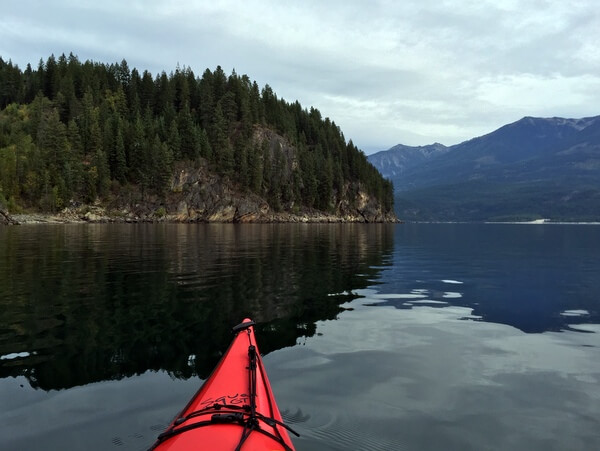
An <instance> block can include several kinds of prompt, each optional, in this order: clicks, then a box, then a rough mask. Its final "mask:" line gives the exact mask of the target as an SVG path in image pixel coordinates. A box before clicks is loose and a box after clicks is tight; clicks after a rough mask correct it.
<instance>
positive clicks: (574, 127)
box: [371, 116, 600, 221]
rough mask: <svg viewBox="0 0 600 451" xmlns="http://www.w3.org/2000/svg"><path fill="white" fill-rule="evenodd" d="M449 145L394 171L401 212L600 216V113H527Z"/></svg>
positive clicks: (419, 215)
mask: <svg viewBox="0 0 600 451" xmlns="http://www.w3.org/2000/svg"><path fill="white" fill-rule="evenodd" d="M395 148H396V149H402V148H401V147H400V148H398V147H396V146H395ZM392 149H394V148H392ZM447 149H448V150H447V151H446V152H444V153H442V154H438V155H436V156H435V157H434V158H431V159H430V160H428V161H426V162H416V164H414V165H412V166H411V167H410V170H409V171H406V172H404V173H403V174H397V175H393V176H391V177H390V179H391V180H392V182H393V183H394V187H395V199H396V205H397V208H396V213H397V214H398V215H399V216H400V217H401V218H403V219H414V220H425V219H427V220H476V221H482V220H495V219H498V218H499V217H500V218H508V219H510V218H511V216H512V217H515V218H525V219H528V218H532V219H537V218H539V217H550V218H555V219H557V220H579V219H581V218H585V219H586V220H589V219H593V220H597V219H600V201H599V200H598V198H599V197H600V116H591V117H585V118H579V119H571V118H561V117H553V118H536V117H531V116H526V117H523V118H521V119H519V120H518V121H515V122H513V123H510V124H506V125H504V126H502V127H500V128H498V129H496V130H494V131H492V132H490V133H488V134H485V135H482V136H479V137H475V138H472V139H470V140H467V141H464V142H462V143H460V144H456V145H454V146H451V147H449V148H447ZM390 151H391V149H390ZM390 151H388V152H390ZM401 151H402V150H400V152H401ZM396 152H398V150H397V151H396ZM406 155H408V154H406ZM382 157H387V158H388V160H390V161H391V160H392V157H391V156H390V155H386V154H385V152H384V153H383V155H382V154H381V153H379V159H382ZM371 162H372V163H373V164H374V165H375V166H376V167H378V163H379V160H377V159H373V160H371ZM410 164H411V162H409V165H410ZM378 169H380V168H379V167H378ZM381 169H385V170H386V171H387V173H390V172H391V171H390V169H389V168H381ZM384 175H385V174H384ZM589 210H591V211H589ZM425 212H426V213H425Z"/></svg>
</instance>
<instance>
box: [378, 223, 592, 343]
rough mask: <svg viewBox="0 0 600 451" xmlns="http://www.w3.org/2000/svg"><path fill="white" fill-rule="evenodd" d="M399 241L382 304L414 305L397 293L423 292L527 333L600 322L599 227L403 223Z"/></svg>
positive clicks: (384, 282) (430, 299) (431, 299)
mask: <svg viewBox="0 0 600 451" xmlns="http://www.w3.org/2000/svg"><path fill="white" fill-rule="evenodd" d="M394 242H395V251H394V264H393V266H392V267H391V268H389V269H388V270H386V271H384V272H383V274H382V278H381V281H380V282H381V284H382V287H383V290H384V291H385V293H388V294H385V293H381V294H380V297H382V298H383V299H386V301H385V302H380V303H378V305H382V306H383V305H392V306H394V307H396V308H400V309H406V308H411V307H412V306H414V305H418V304H419V303H418V302H406V301H407V300H406V299H402V298H398V297H397V295H398V294H401V295H402V296H406V295H407V294H410V295H418V296H420V300H421V302H420V303H421V304H423V303H429V304H430V305H434V304H439V306H442V307H443V306H444V305H447V304H451V305H456V306H463V307H469V308H472V309H473V312H474V314H475V315H478V316H480V317H482V318H483V320H484V321H488V322H494V323H503V324H508V325H511V326H514V327H517V328H519V329H521V330H522V331H524V332H528V333H540V332H545V331H560V330H569V329H572V326H573V324H579V323H590V322H592V323H594V322H595V323H598V322H600V308H598V307H599V304H598V299H600V278H598V274H600V259H599V258H598V249H600V227H599V226H595V225H557V224H547V225H539V226H536V225H517V224H513V225H506V224H406V225H404V226H402V227H398V228H396V235H395V239H394ZM403 293H405V294H403ZM434 301H435V302H434ZM573 312H576V314H574V313H573Z"/></svg>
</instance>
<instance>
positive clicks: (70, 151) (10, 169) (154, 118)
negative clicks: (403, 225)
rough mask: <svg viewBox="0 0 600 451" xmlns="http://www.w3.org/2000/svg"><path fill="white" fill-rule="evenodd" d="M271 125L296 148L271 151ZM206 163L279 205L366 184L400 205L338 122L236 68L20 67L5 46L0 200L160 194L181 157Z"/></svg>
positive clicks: (0, 64) (13, 206) (317, 203)
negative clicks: (268, 136)
mask: <svg viewBox="0 0 600 451" xmlns="http://www.w3.org/2000/svg"><path fill="white" fill-rule="evenodd" d="M265 133H272V134H277V135H279V136H281V137H282V138H283V139H284V140H286V142H288V143H289V145H290V148H292V149H294V152H293V154H292V155H289V153H287V154H286V153H285V152H282V151H281V152H277V151H273V149H272V148H271V147H270V146H269V143H268V142H267V140H265V139H260V136H264V135H265ZM200 166H204V167H207V168H209V169H210V171H211V173H214V174H217V175H219V176H221V177H223V178H224V179H225V180H228V182H229V183H230V184H232V186H234V187H235V189H236V190H240V191H241V192H247V193H255V194H257V195H259V196H261V197H262V198H264V199H265V200H266V201H267V202H268V203H269V205H270V206H271V208H272V209H274V210H275V211H277V210H279V211H281V210H286V209H290V208H291V206H295V208H298V206H301V207H302V208H308V209H315V210H319V211H329V212H333V211H335V206H336V204H337V203H339V202H340V201H341V200H346V201H348V202H350V204H352V203H353V202H355V200H356V198H357V196H358V194H359V192H360V191H363V192H366V193H368V194H369V195H370V196H373V197H375V198H376V199H377V201H378V202H379V203H380V205H382V206H383V210H384V211H387V212H391V211H392V208H393V186H392V184H391V182H389V181H387V180H385V179H384V178H383V177H382V176H381V175H380V174H379V172H378V171H377V170H376V169H375V168H374V167H373V166H372V165H371V164H370V163H369V162H368V161H367V158H366V156H365V155H364V153H363V152H362V151H360V150H359V149H358V148H357V147H356V146H355V145H354V144H353V143H352V141H349V142H346V140H345V138H344V135H343V134H342V132H341V130H340V129H339V127H338V126H337V125H336V124H335V122H333V121H331V120H330V119H329V118H323V117H322V116H321V113H320V112H319V111H318V110H317V109H315V108H310V109H306V108H303V107H302V106H301V105H300V104H299V103H298V102H297V101H296V102H293V103H289V102H287V101H285V100H284V99H280V98H278V97H277V95H276V93H275V92H273V90H272V88H271V87H270V86H269V85H265V86H264V87H262V88H261V87H259V86H258V84H257V83H256V81H251V80H250V78H249V77H248V76H246V75H241V76H240V75H238V74H237V73H236V72H235V70H234V71H233V73H231V74H230V75H226V74H225V73H224V71H223V70H222V68H221V67H220V66H219V67H217V68H216V69H215V70H214V71H211V70H209V69H206V70H205V71H204V73H203V74H202V76H201V77H200V76H196V75H195V74H194V72H193V71H192V70H191V69H190V68H189V67H183V68H180V67H177V68H176V69H175V70H174V72H171V73H170V74H167V73H166V72H164V71H163V72H162V73H160V74H157V75H156V76H153V75H152V74H151V73H150V72H148V71H147V70H145V71H143V73H140V72H139V71H138V70H137V69H135V68H134V69H130V68H129V66H128V64H127V62H126V61H125V60H123V61H121V63H117V64H104V63H98V62H93V61H89V60H88V61H85V62H81V61H80V60H79V59H78V57H77V56H75V55H73V54H72V53H71V54H70V55H69V56H65V55H64V54H62V55H60V56H59V57H58V58H56V57H55V56H54V55H51V56H50V57H48V59H47V60H46V61H43V60H40V61H39V64H38V65H37V68H35V69H34V68H32V66H31V64H28V65H27V67H26V68H25V70H22V69H21V68H19V67H18V66H17V65H15V64H13V63H12V62H11V61H10V60H9V61H4V60H3V59H2V58H1V57H0V202H3V203H4V204H5V205H6V206H7V207H8V209H9V210H10V211H12V212H19V211H21V210H23V209H25V210H28V209H33V210H39V211H47V212H53V211H59V210H60V209H62V208H64V207H66V206H68V205H70V204H71V203H84V204H85V203H92V202H95V201H96V200H98V199H100V200H105V199H109V198H114V197H118V196H120V195H122V193H123V192H128V193H130V194H129V195H130V196H131V193H132V192H133V193H136V194H135V195H136V196H139V199H140V201H143V200H144V197H145V196H148V195H151V196H154V197H156V198H161V197H164V196H165V194H166V193H167V192H168V190H169V187H170V184H171V180H172V177H173V173H174V171H175V170H176V168H179V167H191V168H194V167H196V168H197V167H200Z"/></svg>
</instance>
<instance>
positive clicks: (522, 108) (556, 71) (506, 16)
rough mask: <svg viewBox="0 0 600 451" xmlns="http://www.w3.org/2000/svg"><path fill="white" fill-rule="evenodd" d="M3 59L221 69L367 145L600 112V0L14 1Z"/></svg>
mask: <svg viewBox="0 0 600 451" xmlns="http://www.w3.org/2000/svg"><path fill="white" fill-rule="evenodd" d="M1 10H2V12H1V14H0V56H1V57H2V58H3V59H5V60H8V59H11V60H12V61H13V63H17V64H18V65H19V66H20V67H21V68H22V69H24V68H25V66H26V64H27V63H31V64H32V66H33V67H34V68H35V67H37V63H38V61H39V59H40V58H43V59H44V60H46V59H47V57H48V56H49V55H50V54H51V53H54V54H55V56H59V55H60V54H62V53H65V54H67V55H68V54H69V52H73V53H74V54H76V55H77V56H78V57H79V59H80V60H81V61H85V60H87V59H92V60H94V61H98V62H106V63H112V62H120V61H121V60H122V59H123V58H124V59H126V60H127V62H128V63H129V67H130V68H133V67H137V68H138V70H140V71H143V70H145V69H148V70H149V71H151V72H152V73H153V74H156V73H157V72H161V71H163V70H165V71H167V73H169V72H171V71H173V70H174V69H175V67H176V65H177V64H178V63H179V65H180V66H189V67H191V69H192V70H193V71H194V73H196V75H202V72H203V71H204V69H206V68H207V67H208V68H210V69H211V70H213V69H214V68H215V67H216V66H217V65H221V67H222V68H223V69H224V70H225V72H226V73H228V74H229V73H231V71H232V70H233V69H234V68H235V70H236V72H237V73H238V74H248V76H249V77H250V79H252V80H256V81H257V82H258V83H259V85H261V86H263V85H264V84H266V83H268V84H269V85H271V87H272V88H273V90H274V91H275V92H276V93H277V95H278V96H279V97H283V98H284V99H286V100H287V101H290V102H293V101H295V100H299V101H300V103H301V104H302V105H303V106H304V107H310V106H314V107H315V108H318V109H319V110H320V111H321V113H322V114H323V115H324V116H328V117H330V118H331V119H332V120H334V121H335V122H336V124H338V125H339V126H340V127H341V129H342V131H343V132H344V136H345V137H346V139H347V140H349V139H352V140H353V141H354V143H355V144H356V145H358V147H360V148H361V149H363V150H364V151H365V152H366V153H372V152H374V151H377V150H384V149H388V148H390V147H391V146H393V145H395V144H399V143H402V144H408V145H425V144H430V143H433V142H441V143H442V144H446V145H451V144H456V143H458V142H462V141H464V140H467V139H470V138H473V137H475V136H479V135H482V134H485V133H488V132H491V131H493V130H495V129H496V128H498V127H500V126H502V125H504V124H506V123H509V122H513V121H515V120H518V119H520V118H521V117H523V116H543V117H551V116H562V117H585V116H595V115H598V114H600V44H599V43H600V4H599V3H598V1H597V0H560V1H545V0H528V1H519V0H491V1H488V0H454V1H443V0H416V1H412V0H410V1H409V0H402V1H401V0H398V1H391V0H390V1H367V0H365V1H355V0H339V1H338V0H333V1H327V0H315V1H313V0H295V1H283V0H279V1H275V0H273V1H266V0H264V1H261V0H257V1H253V0H240V1H220V0H211V1H194V0H179V1H167V0H147V1H146V0H144V1H142V0H96V1H94V2H88V1H84V0H53V1H46V0H40V1H33V0H17V1H13V0H2V5H1Z"/></svg>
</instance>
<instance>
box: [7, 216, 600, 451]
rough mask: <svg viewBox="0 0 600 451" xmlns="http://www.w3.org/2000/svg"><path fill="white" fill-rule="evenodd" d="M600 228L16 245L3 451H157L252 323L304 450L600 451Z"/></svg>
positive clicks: (388, 228)
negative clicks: (248, 320)
mask: <svg viewBox="0 0 600 451" xmlns="http://www.w3.org/2000/svg"><path fill="white" fill-rule="evenodd" d="M599 251H600V226H595V225H554V224H549V225H498V224H480V225H468V224H419V225H243V226H242V225H147V224H145V225H66V226H63V225H51V226H50V225H49V226H43V225H36V226H21V227H5V228H0V449H7V450H13V449H14V450H17V449H31V450H36V449H90V450H105V449H109V450H110V449H115V450H117V449H119V450H125V449H131V450H141V449H146V448H147V447H148V446H149V445H150V444H151V443H152V442H153V441H154V439H155V437H156V435H157V434H158V433H160V432H161V431H162V430H163V429H164V427H165V426H166V424H167V423H168V422H169V421H170V420H171V419H172V417H173V416H174V415H175V414H176V413H177V411H178V410H179V409H181V408H182V407H183V406H184V405H185V403H186V402H187V400H188V399H189V398H190V397H191V396H192V395H193V393H194V392H195V391H196V390H197V388H198V387H199V385H200V383H201V379H202V378H205V377H206V376H207V374H208V373H209V372H210V370H211V369H212V367H213V366H214V364H215V363H216V361H217V360H218V358H219V356H220V354H221V353H222V352H223V350H224V349H225V348H226V347H227V345H228V343H229V341H230V338H231V335H230V333H229V330H230V328H231V326H232V325H235V324H237V323H238V322H239V321H240V320H241V319H242V318H243V317H245V316H250V317H252V318H253V319H254V320H255V321H257V322H258V323H259V326H258V328H257V338H258V340H259V346H260V348H261V351H262V352H263V354H267V355H266V357H265V364H266V366H267V370H268V372H269V377H270V379H271V383H272V385H273V388H274V391H275V394H276V397H277V399H278V403H279V406H280V408H281V409H282V411H283V412H284V417H285V418H286V420H287V421H288V423H290V425H292V427H294V429H296V430H297V431H298V432H300V433H301V434H302V437H301V438H299V439H295V443H296V446H297V448H298V449H299V450H342V449H368V450H371V449H373V450H379V449H381V450H390V449H391V450H393V449H398V450H401V449H406V450H437V449H444V450H454V449H456V450H459V449H460V450H481V449H511V450H538V449H539V450H542V449H543V450H549V449H557V450H558V449H561V450H562V449H565V450H570V449H600V434H599V433H598V431H599V430H600V276H598V274H600V252H599Z"/></svg>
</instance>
